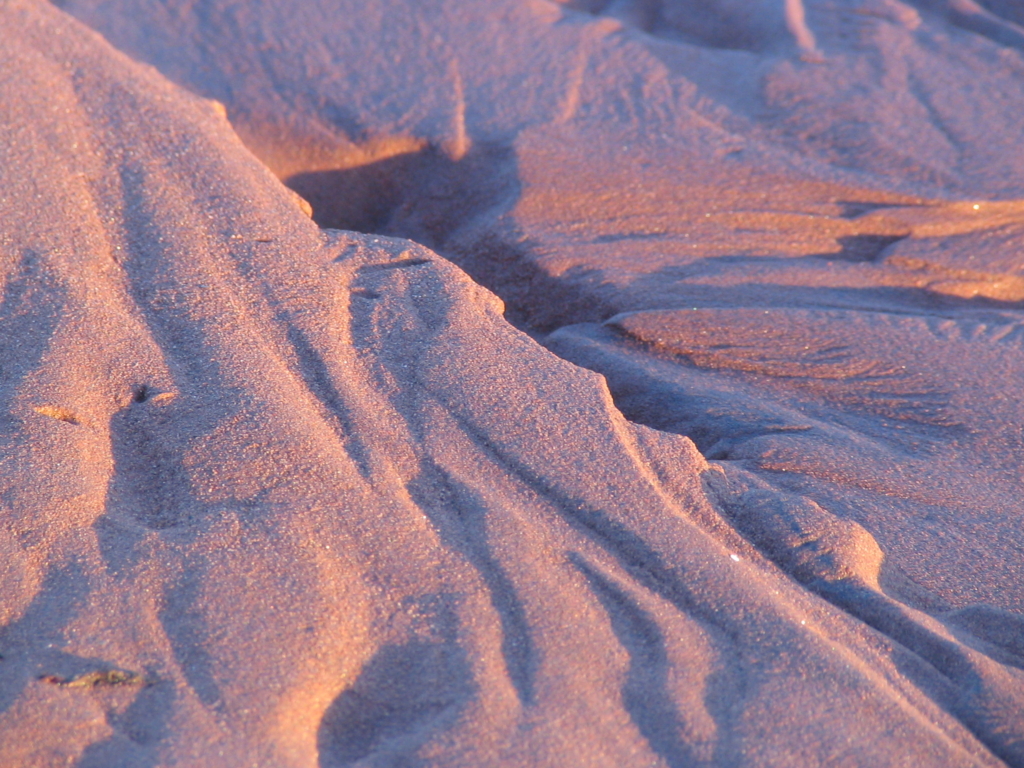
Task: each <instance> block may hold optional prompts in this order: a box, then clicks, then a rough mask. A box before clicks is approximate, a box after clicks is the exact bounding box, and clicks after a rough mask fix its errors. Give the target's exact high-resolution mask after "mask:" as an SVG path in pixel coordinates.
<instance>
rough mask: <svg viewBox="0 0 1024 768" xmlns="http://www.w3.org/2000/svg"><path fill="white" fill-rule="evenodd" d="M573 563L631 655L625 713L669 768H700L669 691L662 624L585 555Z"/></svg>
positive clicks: (574, 557)
mask: <svg viewBox="0 0 1024 768" xmlns="http://www.w3.org/2000/svg"><path fill="white" fill-rule="evenodd" d="M569 560H570V562H572V564H573V565H575V566H576V568H577V569H578V570H579V571H580V573H582V574H583V575H584V576H585V577H586V579H587V581H589V582H590V585H591V588H592V589H593V590H594V594H595V595H597V598H598V600H599V601H600V602H601V605H603V606H604V609H605V611H606V612H607V613H608V619H609V621H610V622H611V625H612V631H613V632H614V633H615V636H616V637H617V638H618V640H619V642H620V643H621V644H622V647H623V648H625V649H626V652H627V653H628V654H629V672H628V673H627V677H626V681H625V682H624V683H623V686H622V701H623V705H624V706H625V708H626V711H627V712H629V714H630V717H631V718H632V719H633V722H634V723H636V726H637V728H638V729H639V730H640V733H642V734H643V736H644V738H645V739H647V742H648V743H649V744H650V745H651V748H652V749H653V750H654V751H655V752H656V753H657V754H658V755H660V756H661V758H662V759H663V760H664V761H665V762H666V763H667V764H668V765H669V766H670V768H686V767H687V766H691V765H695V764H697V762H698V756H697V755H694V754H693V750H692V749H691V748H690V745H688V744H687V743H686V742H685V741H684V740H683V739H682V738H680V733H681V732H682V727H683V723H682V720H681V717H680V713H679V710H678V708H677V707H676V705H675V703H674V702H673V701H672V697H671V696H670V695H669V693H668V690H667V687H666V686H667V679H668V671H669V659H668V652H667V650H666V648H665V637H664V634H663V633H662V631H661V629H660V627H659V626H658V622H657V621H656V620H655V619H654V618H653V617H652V616H650V615H648V613H647V611H645V610H644V609H643V608H642V607H641V606H640V605H638V604H637V602H636V601H635V600H634V599H632V598H631V597H630V596H629V594H628V593H627V592H626V591H625V590H624V589H622V588H621V587H619V586H618V585H616V584H615V583H614V582H613V581H612V580H611V579H610V578H609V577H607V576H605V575H604V574H602V573H601V572H600V571H598V570H597V568H595V567H594V566H592V565H590V564H589V563H588V562H587V561H586V560H585V559H584V558H583V557H582V556H581V555H579V554H578V553H575V552H573V553H570V555H569Z"/></svg>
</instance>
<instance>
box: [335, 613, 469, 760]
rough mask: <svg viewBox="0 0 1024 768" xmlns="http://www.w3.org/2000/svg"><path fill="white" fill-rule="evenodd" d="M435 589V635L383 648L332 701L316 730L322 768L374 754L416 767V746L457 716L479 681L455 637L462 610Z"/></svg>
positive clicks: (374, 755)
mask: <svg viewBox="0 0 1024 768" xmlns="http://www.w3.org/2000/svg"><path fill="white" fill-rule="evenodd" d="M438 597H439V598H440V599H439V600H437V601H435V603H440V605H434V606H433V607H434V608H436V609H437V610H436V611H435V616H434V618H435V619H436V621H435V624H436V625H437V626H436V627H435V628H434V629H435V632H434V633H433V634H432V636H428V637H414V638H412V639H411V640H409V641H407V642H405V643H400V644H394V645H386V646H384V647H383V648H381V649H380V650H379V651H377V653H376V654H375V655H374V656H373V658H371V659H370V661H369V662H367V663H366V665H365V666H364V667H363V670H362V672H361V673H360V674H359V677H358V678H357V679H356V681H355V683H353V684H352V686H351V687H349V688H348V689H347V690H345V691H344V692H343V693H342V694H341V695H339V696H338V697H337V698H336V699H335V700H334V702H333V703H332V704H331V705H330V706H329V707H328V708H327V711H326V713H325V714H324V716H323V718H322V719H321V721H320V726H319V729H318V731H317V748H318V751H319V754H320V760H319V763H320V768H345V766H350V765H355V764H357V763H360V762H361V761H363V760H364V759H366V758H369V757H371V756H372V757H374V758H377V759H379V760H380V761H381V762H380V764H381V765H385V764H386V765H403V766H410V768H411V767H412V766H415V765H418V764H419V762H420V761H418V760H417V759H416V751H417V750H418V749H419V748H420V747H421V746H422V745H423V744H424V743H425V742H426V741H427V740H428V739H434V738H437V735H438V733H439V732H441V731H444V730H446V729H447V728H449V727H451V726H452V725H454V724H455V722H456V721H457V719H458V717H459V714H460V713H461V711H462V709H463V708H464V706H465V705H466V704H467V703H468V701H469V700H470V699H471V697H472V695H473V691H474V683H473V677H472V670H471V668H470V664H469V659H467V658H466V654H465V651H464V649H463V648H462V647H461V646H460V645H459V643H458V641H457V637H456V635H457V618H456V616H455V615H454V612H453V611H452V608H451V606H449V605H446V604H444V603H445V598H444V596H443V595H442V596H438Z"/></svg>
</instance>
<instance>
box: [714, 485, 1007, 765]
mask: <svg viewBox="0 0 1024 768" xmlns="http://www.w3.org/2000/svg"><path fill="white" fill-rule="evenodd" d="M707 477H708V479H709V482H710V484H711V487H712V488H714V489H716V493H717V494H718V498H719V501H720V503H721V504H722V506H723V508H724V509H725V510H727V514H728V515H729V517H730V519H731V520H733V521H734V522H735V523H736V525H737V528H738V530H740V531H741V532H742V533H743V534H744V535H745V536H746V537H747V538H748V539H749V540H750V541H751V542H752V543H754V544H755V546H757V547H758V548H759V549H761V550H762V551H763V552H764V553H765V554H766V555H767V556H768V557H769V558H770V559H771V560H773V561H774V562H776V563H777V564H778V565H779V566H780V567H781V568H782V569H783V570H785V571H786V572H788V573H790V574H792V575H793V577H794V578H796V579H797V580H798V581H800V582H802V583H804V584H807V585H808V587H810V588H811V589H813V590H814V591H816V592H817V593H818V594H820V595H821V596H822V597H824V598H825V599H826V600H829V601H830V602H832V603H834V604H836V605H837V606H839V607H840V608H843V609H844V610H847V611H849V612H850V613H851V614H853V615H854V616H856V617H857V618H859V619H861V620H862V621H864V622H865V623H867V624H868V625H870V626H872V627H874V628H875V629H877V630H879V631H880V632H883V633H885V634H887V635H889V636H891V637H892V638H893V639H894V640H896V641H897V642H898V643H900V644H901V645H902V646H904V647H905V648H907V649H909V650H910V651H912V652H914V653H915V654H916V655H917V656H918V657H920V658H921V659H923V660H924V661H926V662H927V663H928V664H929V665H931V667H932V668H933V670H934V671H937V672H938V673H939V674H940V675H941V676H942V677H943V678H945V680H944V681H943V682H944V683H946V682H947V681H948V683H947V684H948V685H949V686H950V688H951V689H952V690H951V692H950V694H951V695H949V696H948V697H947V698H946V699H945V700H944V702H943V703H944V706H945V707H946V708H947V709H949V710H950V711H951V712H952V713H953V714H955V715H956V716H958V717H960V718H961V719H962V720H963V721H964V722H965V723H966V724H967V726H968V727H969V728H971V730H972V731H974V733H975V734H976V735H977V736H978V738H979V739H981V740H982V741H983V742H984V743H985V744H987V745H988V746H989V748H990V749H991V750H992V751H993V753H995V754H996V755H998V756H999V757H1000V758H1001V759H1003V760H1005V761H1006V762H1007V763H1008V764H1009V765H1021V764H1024V741H1022V740H1021V739H1020V738H1019V737H1018V736H1017V735H1016V734H1015V733H1014V723H1015V721H1016V719H1017V713H1019V712H1020V711H1022V707H1024V688H1022V687H1021V683H1022V682H1024V658H1018V659H1015V660H1014V659H1007V658H1005V657H1004V658H1003V664H999V663H997V662H994V661H993V659H992V658H991V657H990V656H988V655H986V654H985V653H984V652H980V653H979V652H978V651H975V650H974V649H973V648H972V647H971V646H970V645H967V644H964V643H962V642H958V641H957V639H956V638H954V637H953V636H952V635H951V634H950V633H949V631H948V630H947V629H946V627H944V626H943V624H942V623H941V619H940V620H939V621H936V620H935V619H933V618H932V617H930V616H928V615H927V614H923V613H920V612H918V611H915V610H914V609H912V608H909V607H908V606H906V605H903V604H902V603H900V602H899V601H898V600H894V599H892V598H891V597H889V596H888V595H887V594H885V592H884V591H883V589H882V587H881V585H880V584H879V577H880V574H881V571H882V565H883V561H884V555H883V554H882V551H881V549H880V548H879V547H878V543H877V542H876V541H875V539H874V537H872V536H871V534H870V533H868V532H867V531H866V530H864V528H863V527H861V526H860V525H858V524H857V523H854V522H852V521H849V520H842V519H839V518H836V517H835V516H833V515H830V514H829V513H828V512H826V511H825V510H823V509H822V508H821V507H819V506H818V505H817V504H815V503H814V502H813V501H811V500H809V499H807V498H804V497H800V496H790V495H787V494H780V493H779V492H778V491H777V490H775V489H774V488H770V487H768V486H766V484H764V483H763V481H759V480H758V479H757V478H755V477H754V476H752V475H748V474H746V473H744V472H743V471H742V470H738V469H735V468H732V467H726V466H722V467H721V468H719V471H718V473H710V474H709V475H708V476H707ZM1007 618H1010V617H1009V616H1008V617H1007ZM980 634H984V632H981V633H980ZM1007 661H1008V662H1009V663H1008V664H1007V663H1006V662H1007Z"/></svg>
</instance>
